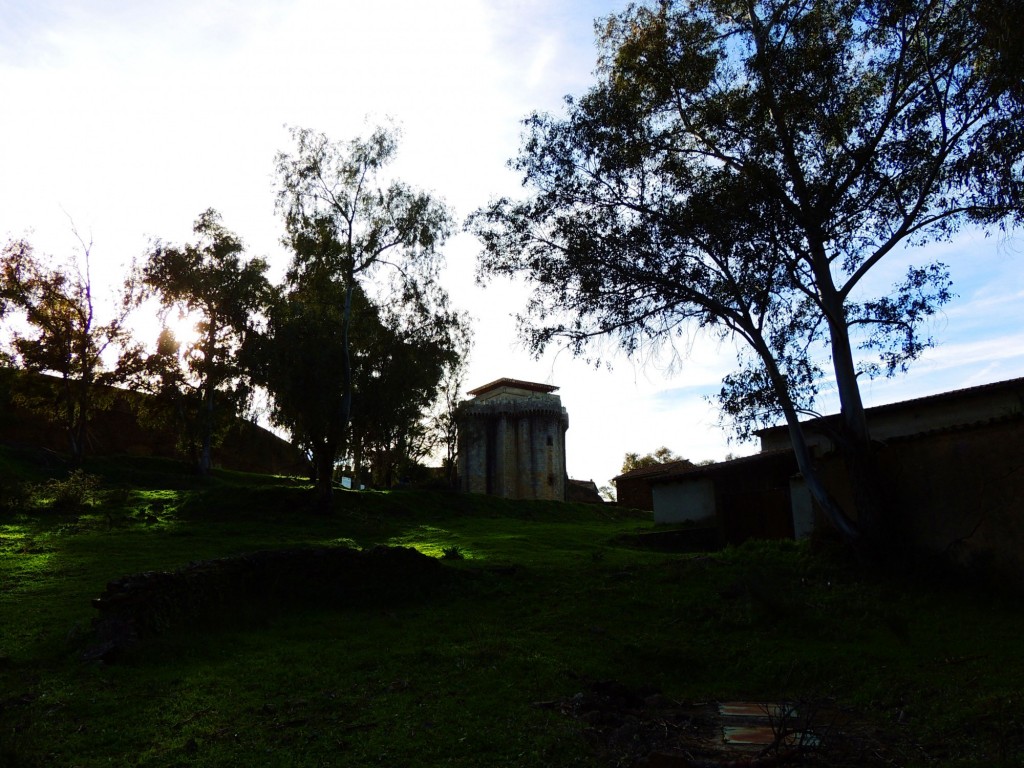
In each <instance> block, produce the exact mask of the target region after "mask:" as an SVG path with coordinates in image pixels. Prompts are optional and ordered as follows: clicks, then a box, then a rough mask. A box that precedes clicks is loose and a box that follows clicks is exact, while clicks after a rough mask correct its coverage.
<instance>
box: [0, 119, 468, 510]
mask: <svg viewBox="0 0 1024 768" xmlns="http://www.w3.org/2000/svg"><path fill="white" fill-rule="evenodd" d="M292 138H293V139H294V142H295V149H294V152H292V153H285V152H282V153H280V154H279V155H278V157H277V161H276V169H277V194H278V210H279V211H280V213H281V214H282V216H283V219H284V229H285V236H284V238H283V242H284V243H285V245H287V247H288V248H289V250H290V251H291V254H292V259H291V263H290V265H289V268H288V270H287V273H286V275H285V278H284V280H283V281H282V282H281V283H280V284H273V283H272V282H271V281H270V280H269V278H268V277H267V269H268V265H267V263H266V261H265V260H263V259H261V258H253V257H250V256H248V255H247V254H246V251H245V246H244V244H243V241H242V240H241V238H240V237H238V236H237V235H236V234H235V233H233V232H232V231H230V230H229V229H228V228H227V227H226V226H225V224H224V222H223V220H222V217H221V215H220V214H219V213H218V212H217V211H216V210H214V209H209V210H206V211H204V212H202V213H201V214H200V215H199V217H198V218H197V219H196V221H195V225H194V227H193V231H194V235H195V238H194V240H193V241H192V242H190V243H185V244H175V243H167V242H164V241H162V240H159V239H157V240H154V241H153V242H152V243H151V245H150V247H149V248H148V251H147V253H146V254H145V256H144V258H143V259H142V260H141V263H137V264H135V265H133V266H132V268H131V269H130V270H129V271H128V274H127V276H126V278H125V281H124V284H123V286H121V287H120V289H119V291H118V292H117V295H116V297H115V302H114V303H115V306H116V309H115V310H114V312H113V313H112V314H111V315H110V316H109V317H104V318H103V319H102V321H101V320H100V319H99V318H98V314H97V313H98V310H97V307H98V306H99V303H98V302H97V300H96V296H95V290H94V284H93V278H92V273H91V270H90V253H91V244H86V243H84V242H83V241H81V238H79V242H80V245H81V248H80V249H79V251H78V253H76V254H74V255H73V256H72V258H70V259H69V260H67V261H65V262H58V261H56V260H54V259H52V258H49V257H46V256H44V255H41V254H38V253H37V252H36V251H35V250H34V249H33V247H32V245H31V244H30V243H29V242H28V241H27V240H24V239H15V240H10V241H8V242H7V243H6V245H5V246H4V247H3V250H2V253H0V322H2V323H3V324H4V327H5V330H6V333H5V336H4V342H5V343H4V344H3V345H2V346H0V364H3V365H4V366H6V367H13V368H16V369H21V370H25V371H31V372H36V373H46V374H51V375H54V376H56V377H58V380H59V382H60V388H59V393H58V396H57V397H56V398H53V397H48V398H39V399H37V400H36V401H31V399H30V398H28V397H25V398H22V402H23V404H25V405H27V406H29V407H32V408H33V409H35V410H37V411H40V412H43V413H44V414H45V415H47V416H48V417H49V418H51V419H53V420H55V421H58V422H60V423H61V425H62V426H63V427H64V429H65V430H66V433H67V437H68V450H69V453H70V455H71V457H72V459H73V461H74V462H75V463H76V464H80V463H81V461H82V459H83V457H84V455H85V452H86V445H87V433H88V425H89V421H90V419H91V418H92V417H93V416H94V414H95V412H96V410H97V409H99V408H102V407H103V405H104V403H103V402H101V399H102V398H103V397H106V396H107V393H109V391H110V390H109V386H103V385H110V386H120V387H123V388H127V389H130V390H133V391H136V392H141V393H145V394H146V395H148V397H145V398H136V399H135V400H134V402H136V405H137V407H138V411H139V413H138V416H139V419H140V421H141V422H142V423H143V424H148V425H150V426H152V427H154V428H157V427H163V428H167V427H170V428H173V429H174V430H175V431H176V433H177V434H178V435H179V442H180V446H181V448H182V449H183V450H184V451H186V452H187V453H188V454H189V456H190V457H191V460H192V461H193V462H194V464H195V468H196V470H197V471H198V472H200V473H207V472H209V471H210V469H211V467H212V466H213V449H214V447H215V446H216V445H217V443H218V440H219V438H220V437H221V436H222V435H223V433H224V431H225V430H226V429H227V428H228V427H229V426H230V424H231V423H232V422H233V420H235V419H237V418H239V417H241V416H244V415H246V414H248V413H250V412H251V409H252V405H253V401H254V400H253V399H254V395H255V394H256V393H257V392H259V391H260V390H262V391H263V392H265V393H266V395H267V396H268V398H269V403H270V406H269V413H270V418H271V420H272V421H273V423H274V424H275V425H277V426H279V427H281V428H283V429H285V430H286V431H287V432H288V433H289V434H290V435H291V438H292V440H293V442H294V443H295V444H296V445H298V446H299V447H301V448H302V449H304V450H305V451H306V453H307V454H308V455H309V457H310V468H311V473H310V474H311V476H312V477H313V478H314V479H315V482H316V489H317V495H318V498H319V500H320V501H321V502H322V503H323V504H325V505H326V504H329V503H330V502H331V497H332V489H333V484H334V482H335V474H336V472H335V470H336V468H337V467H338V465H339V464H340V463H341V462H344V463H345V464H346V465H347V467H348V474H349V475H350V476H351V478H352V481H353V483H355V484H358V483H359V482H360V480H363V481H367V482H372V483H377V484H381V485H387V486H390V485H393V484H394V483H396V482H397V481H398V480H399V479H401V478H403V477H405V476H408V475H409V474H410V473H411V472H414V471H415V470H416V469H417V468H418V467H419V466H420V465H421V463H422V462H423V461H424V460H425V459H426V458H427V457H428V456H429V455H431V454H432V453H433V452H434V450H435V448H438V449H443V454H444V460H445V462H446V464H447V476H448V477H449V478H452V477H453V473H452V467H453V465H454V461H455V456H454V446H455V445H456V442H455V440H454V436H453V434H452V432H453V430H454V421H453V418H452V414H453V412H454V404H455V401H456V400H457V397H458V390H459V389H460V388H461V386H462V384H463V383H464V382H463V373H464V371H465V365H466V361H467V358H468V354H469V349H470V344H471V333H470V328H469V323H468V320H467V318H466V316H465V315H464V314H463V313H461V312H459V311H458V310H456V309H455V308H453V307H452V306H451V303H450V300H449V297H448V294H447V293H446V291H445V290H444V289H443V288H442V287H441V286H440V285H439V284H438V280H437V277H438V273H439V270H440V268H441V266H442V264H443V257H442V254H441V250H440V249H441V247H442V246H443V245H444V243H445V240H446V239H447V237H448V236H449V234H450V232H451V228H452V215H451V213H450V212H449V211H448V209H447V208H446V207H445V206H444V205H443V204H442V203H441V202H440V201H438V200H437V199H435V198H434V197H432V196H431V195H430V194H428V193H425V192H422V191H418V190H414V189H412V188H410V187H408V186H407V185H404V184H402V183H400V182H388V183H385V181H384V180H383V178H382V171H383V169H384V167H385V166H386V165H387V164H388V163H389V162H390V161H391V160H392V158H393V156H394V154H395V151H396V149H397V138H396V133H395V131H394V130H393V129H389V128H379V129H377V130H375V131H374V132H373V133H372V134H371V135H370V136H369V138H366V139H354V140H352V141H349V142H337V143H336V142H331V141H330V140H329V139H328V138H327V137H326V136H324V135H323V134H319V133H315V132H313V131H309V130H305V129H294V130H293V131H292ZM146 302H150V303H154V302H155V304H156V305H157V306H158V307H159V308H160V309H159V311H160V319H161V325H162V328H161V330H160V331H159V335H158V337H157V338H156V339H154V340H152V342H153V344H152V346H147V345H146V344H144V343H143V342H144V341H149V340H139V339H137V338H135V337H134V336H133V334H132V333H131V323H130V316H131V314H132V312H135V311H138V310H139V308H140V307H141V306H142V305H143V304H144V303H146ZM172 312H173V313H177V314H178V315H179V316H180V317H188V318H190V319H193V320H194V321H195V324H196V325H195V331H196V335H195V337H194V338H193V339H188V340H179V339H177V338H175V335H174V332H173V331H172V329H171V327H170V326H171V325H172V323H170V322H169V316H170V314H171V313H172Z"/></svg>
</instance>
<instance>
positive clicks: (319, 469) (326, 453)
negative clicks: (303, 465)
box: [313, 443, 336, 512]
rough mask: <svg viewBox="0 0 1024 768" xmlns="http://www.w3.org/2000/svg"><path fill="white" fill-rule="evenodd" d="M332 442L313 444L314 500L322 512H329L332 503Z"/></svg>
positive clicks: (333, 455) (333, 454) (333, 448)
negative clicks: (314, 470) (314, 469)
mask: <svg viewBox="0 0 1024 768" xmlns="http://www.w3.org/2000/svg"><path fill="white" fill-rule="evenodd" d="M335 456H336V449H335V447H334V445H333V444H330V443H321V444H318V445H315V446H313V464H314V466H315V468H316V500H317V506H318V507H319V508H320V510H321V511H322V512H329V511H331V509H332V506H333V503H334V459H335Z"/></svg>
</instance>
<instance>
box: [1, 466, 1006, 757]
mask: <svg viewBox="0 0 1024 768" xmlns="http://www.w3.org/2000/svg"><path fill="white" fill-rule="evenodd" d="M87 469H88V471H89V472H91V473H93V474H95V475H97V476H99V477H100V478H101V479H100V485H99V487H98V489H96V491H95V494H94V496H93V498H92V499H90V500H89V501H88V502H87V504H86V506H85V507H84V508H81V509H78V510H70V509H65V511H58V510H54V509H52V508H50V507H49V504H51V503H52V502H50V501H47V500H46V499H47V498H48V497H47V495H46V493H47V492H46V491H44V490H42V489H40V490H37V492H36V493H35V495H34V497H33V498H32V499H31V500H30V502H29V503H24V504H22V505H21V507H20V508H18V509H13V510H12V509H7V510H6V511H3V512H0V766H4V767H5V768H6V767H7V766H72V765H74V766H99V765H104V766H106V765H111V764H113V765H132V766H179V765H197V766H236V765H238V766H243V765H244V766H251V765H260V766H327V765H337V766H341V765H344V766H363V765H366V766H369V765H409V766H413V765H415V766H442V765H445V766H448V765H456V766H459V765H461V766H492V765H493V766H570V765H578V766H594V765H609V766H611V765H623V766H629V765H639V764H644V763H643V761H644V760H647V759H648V756H649V755H650V754H651V753H655V754H660V755H661V757H654V758H650V761H649V764H651V765H654V764H659V763H658V762H657V761H659V760H660V761H662V762H660V764H662V765H719V764H724V763H723V762H722V761H724V760H725V759H726V757H727V754H726V752H725V751H722V750H721V749H720V747H721V744H720V742H721V739H720V736H717V735H716V733H715V731H714V728H713V723H712V722H711V720H709V716H708V711H709V709H708V708H709V703H710V702H715V701H729V700H736V699H744V700H757V701H768V702H777V701H786V702H800V703H801V706H802V707H803V709H804V711H811V710H813V711H817V712H822V713H825V712H827V713H828V720H829V725H830V726H831V727H828V728H824V729H823V730H822V731H820V739H819V742H818V743H817V744H816V745H815V746H813V748H810V749H808V750H806V751H804V752H788V751H787V752H781V751H779V752H775V753H772V755H766V756H765V758H768V757H773V759H776V760H777V761H781V760H785V761H788V763H789V764H795V765H922V766H923V765H944V766H945V765H1006V766H1010V765H1021V764H1022V761H1024V705H1022V700H1021V697H1020V691H1021V690H1024V662H1022V660H1021V655H1020V638H1021V637H1022V636H1024V614H1022V611H1021V608H1020V602H1019V599H1015V598H1012V597H1008V596H1000V595H998V594H995V593H993V592H991V591H982V590H978V589H974V588H969V587H967V586H960V585H957V584H954V583H952V582H950V581H947V580H944V579H943V578H941V577H940V576H937V575H936V576H932V577H928V578H926V577H924V576H921V575H916V576H907V575H884V574H878V573H872V572H865V571H864V570H863V569H862V568H861V567H860V566H858V565H856V564H854V563H850V562H848V561H847V560H846V559H845V558H844V557H843V556H842V554H841V553H828V554H826V553H817V552H812V551H811V550H810V549H809V548H808V547H807V546H805V545H803V544H796V543H793V542H788V543H787V542H776V543H772V544H770V545H769V544H748V545H745V546H744V547H742V548H740V549H733V550H725V551H723V552H720V553H716V554H712V555H707V554H673V553H665V552H655V551H647V550H644V549H640V548H636V547H635V545H634V544H635V541H636V537H635V536H634V535H633V534H637V533H642V532H644V531H648V530H650V529H652V527H653V526H652V525H651V523H650V522H649V520H648V515H646V514H640V513H634V512H630V511H625V510H617V509H615V508H609V507H594V506H589V505H570V504H560V503H554V502H550V503H544V502H538V503H524V502H507V501H503V500H499V499H491V498H485V497H479V496H465V495H456V494H444V493H416V492H392V493H368V492H367V493H358V494H357V493H343V494H341V495H340V497H339V499H338V502H337V506H336V509H335V511H334V513H333V514H331V515H318V514H315V513H314V510H313V508H312V507H311V506H310V501H311V497H310V491H309V489H308V488H306V487H305V486H304V485H302V484H301V483H299V482H296V481H292V480H290V479H288V478H277V477H269V476H259V475H243V474H239V473H226V472H220V473H217V474H215V476H214V477H213V478H210V479H208V480H200V479H198V478H196V477H194V476H191V475H188V474H186V473H183V472H181V471H179V470H177V469H176V467H175V465H173V464H167V463H161V462H157V461H143V460H138V459H136V460H132V461H114V462H109V463H106V464H104V463H97V462H93V463H92V464H91V465H90V466H89V467H88V468H87ZM0 470H2V471H3V472H5V473H6V476H14V475H17V476H18V477H20V478H21V479H23V480H30V481H32V482H36V483H42V482H44V481H45V480H46V479H47V473H46V470H45V469H43V468H41V467H39V466H37V465H35V464H33V463H31V462H30V461H28V460H27V459H25V458H23V457H18V456H16V455H13V454H11V453H10V452H7V453H4V452H2V451H0ZM51 490H52V489H51ZM378 544H383V545H390V546H404V547H414V548H416V549H417V550H419V551H420V552H423V553H425V554H426V555H429V556H431V557H439V558H442V557H444V555H445V553H447V559H442V563H443V565H444V567H445V568H448V569H451V570H452V571H453V572H455V573H456V574H458V578H456V579H455V580H453V581H452V582H451V583H450V584H448V585H446V586H444V587H442V588H440V589H439V590H435V591H433V592H432V593H430V594H427V595H425V596H424V595H420V594H418V593H419V590H415V589H410V590H409V596H407V597H405V598H403V597H401V596H399V597H398V598H395V597H394V596H389V597H388V598H387V599H383V598H381V599H378V598H376V597H375V596H374V595H372V594H371V595H364V596H363V597H364V598H366V599H353V601H352V605H351V607H348V606H345V605H342V606H341V607H339V606H338V605H336V604H334V605H330V606H328V605H318V604H317V601H316V600H315V599H313V600H310V601H302V604H301V605H296V606H295V607H294V608H292V609H289V608H288V607H287V606H284V607H282V606H280V605H276V606H273V607H271V606H269V605H268V606H262V605H245V606H239V607H238V610H237V611H228V612H226V614H225V615H224V616H223V617H221V620H220V621H218V622H216V625H215V626H209V625H208V624H204V625H203V626H201V627H200V626H195V627H191V628H187V629H178V630H173V631H169V632H166V633H164V634H161V635H159V636H156V637H150V638H148V639H144V640H143V641H141V642H140V643H139V644H138V645H136V646H135V647H133V648H132V649H130V650H129V651H128V652H127V653H126V654H125V655H124V656H123V657H122V658H120V659H119V660H118V661H117V662H115V663H109V664H108V663H97V662H86V661H83V660H82V652H83V650H85V649H86V648H88V647H89V645H90V643H92V642H93V641H94V638H93V637H92V635H91V632H90V623H91V620H92V619H93V618H94V614H95V613H96V611H95V610H94V609H93V608H92V606H91V603H90V601H91V600H92V599H93V598H95V597H97V596H98V595H100V593H101V592H102V591H103V589H104V586H105V584H106V583H107V582H108V581H110V580H111V579H114V578H117V577H119V576H122V575H125V574H130V573H136V572H142V571H152V570H163V569H168V570H169V569H174V568H177V567H180V566H183V565H185V564H187V563H189V562H192V561H197V560H205V559H209V558H216V557H224V556H229V555H233V554H238V553H244V552H252V551H256V550H263V549H268V548H281V547H306V546H322V545H347V546H352V547H358V548H364V549H365V548H370V547H373V546H375V545H378ZM410 586H411V587H412V586H413V585H410ZM314 597H315V596H314ZM752 754H754V753H747V755H748V757H750V756H751V755H752ZM667 760H676V761H677V762H664V761H667ZM684 761H686V762H684ZM701 761H703V762H701ZM764 764H768V763H767V762H765V763H764Z"/></svg>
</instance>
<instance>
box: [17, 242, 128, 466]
mask: <svg viewBox="0 0 1024 768" xmlns="http://www.w3.org/2000/svg"><path fill="white" fill-rule="evenodd" d="M76 234H77V233H76ZM91 248H92V246H91V244H86V243H84V242H82V243H81V252H80V253H77V254H75V255H74V256H73V257H72V258H70V259H68V260H67V261H66V262H65V263H63V264H57V265H55V266H54V265H52V262H53V259H52V258H51V257H47V256H41V255H39V254H36V252H35V250H34V249H33V247H32V245H31V244H30V243H28V242H27V241H25V240H11V241H9V242H8V243H7V244H6V245H5V246H4V247H3V250H2V251H0V319H4V317H5V315H8V316H12V317H15V318H18V319H20V321H21V322H20V323H12V325H11V332H10V340H11V341H10V347H11V354H6V353H5V354H3V355H0V363H8V362H13V363H14V364H15V365H16V366H17V367H19V368H21V369H24V370H28V371H33V372H36V373H46V374H50V375H53V376H57V377H59V384H58V385H57V386H56V387H55V388H53V390H55V391H53V390H51V388H50V387H42V388H39V387H36V388H34V389H30V390H27V391H26V390H25V389H17V388H16V390H15V396H16V397H17V398H18V399H19V401H20V402H21V404H22V405H25V406H28V407H30V408H33V409H34V410H37V411H39V412H41V413H44V414H45V415H46V416H47V417H48V418H50V419H51V420H52V421H54V422H56V423H58V424H61V425H62V426H63V428H64V429H65V431H66V433H67V437H68V447H69V449H70V452H71V455H72V458H73V460H74V461H75V462H76V463H80V462H81V461H82V459H83V457H84V456H85V446H86V439H87V433H88V425H89V419H90V417H91V415H92V413H93V411H94V410H95V409H96V408H97V407H98V406H99V405H102V400H103V399H104V397H103V393H102V385H105V384H107V385H109V384H113V383H117V382H119V381H121V380H122V374H121V371H120V370H119V368H114V369H108V368H107V366H106V365H105V364H104V362H103V356H104V353H106V352H107V351H108V350H116V349H120V350H121V353H122V356H124V355H127V354H128V350H129V349H130V348H131V344H130V333H129V329H128V325H127V318H128V314H129V312H130V311H131V308H132V306H133V302H134V292H135V285H134V283H133V281H132V278H131V276H129V278H128V279H127V280H126V281H125V283H124V285H123V286H122V289H121V292H120V295H119V296H118V297H117V299H118V300H117V308H116V309H115V311H114V313H113V316H112V317H110V318H109V319H108V321H107V322H106V323H101V322H100V319H99V317H98V316H97V314H96V308H95V304H94V295H93V289H94V287H93V284H92V276H91V273H90V256H91V253H90V252H91ZM14 383H15V384H16V385H17V384H19V383H20V384H24V380H18V379H15V380H14ZM40 390H42V391H40ZM54 394H56V397H54Z"/></svg>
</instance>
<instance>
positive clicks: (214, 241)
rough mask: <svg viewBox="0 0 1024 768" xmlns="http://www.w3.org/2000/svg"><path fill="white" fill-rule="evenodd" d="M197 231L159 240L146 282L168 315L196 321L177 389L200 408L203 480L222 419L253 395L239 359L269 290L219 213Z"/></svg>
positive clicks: (259, 263)
mask: <svg viewBox="0 0 1024 768" xmlns="http://www.w3.org/2000/svg"><path fill="white" fill-rule="evenodd" d="M193 231H194V232H195V234H196V235H197V238H198V239H197V240H196V242H195V243H190V244H186V245H184V246H177V245H170V244H167V243H163V242H161V241H159V240H158V241H156V242H155V243H154V244H153V246H152V248H151V249H150V253H149V255H148V257H147V260H146V262H145V263H144V264H143V265H142V267H141V281H142V283H143V285H144V286H145V287H146V288H147V289H148V293H149V294H150V295H155V296H156V297H157V299H158V300H159V302H160V304H161V305H162V306H163V307H164V309H165V311H170V310H172V309H175V310H177V311H179V312H180V313H182V314H183V315H193V316H196V317H197V318H198V321H197V323H196V328H197V330H198V338H197V339H196V341H195V342H193V343H191V344H189V345H188V346H187V348H186V349H185V351H184V364H185V368H186V371H187V373H188V377H187V379H183V380H180V381H178V382H177V384H176V385H181V386H182V387H183V388H184V387H191V388H194V392H195V394H196V399H197V400H198V402H199V403H200V414H199V419H198V421H199V434H200V436H201V437H200V444H201V447H200V451H199V458H198V464H197V469H198V471H199V472H200V473H201V474H206V473H207V472H209V470H210V467H211V466H212V447H213V440H214V434H215V432H216V430H217V422H218V420H219V419H226V420H230V419H231V418H233V417H234V416H235V415H236V414H237V413H238V411H239V409H240V407H241V404H242V403H243V402H244V401H245V400H246V398H247V396H248V388H247V384H246V382H245V380H244V377H243V375H242V374H243V371H242V369H241V367H240V364H239V360H238V354H239V350H240V348H241V345H242V343H243V342H244V340H245V336H246V334H247V333H249V332H250V331H251V330H252V328H253V323H254V322H256V320H257V319H258V317H259V316H260V315H259V313H260V311H261V310H262V309H263V307H264V306H265V305H266V303H267V300H268V297H269V291H270V284H269V283H268V281H267V278H266V276H265V272H266V270H267V264H266V262H265V261H263V260H262V259H249V260H245V259H244V258H243V254H244V251H245V248H244V246H243V245H242V242H241V240H239V239H238V237H237V236H236V235H235V234H233V233H232V232H230V231H229V230H227V229H226V228H225V227H224V225H223V224H222V222H221V216H220V214H219V213H217V212H216V211H215V210H213V209H209V210H206V211H204V212H203V213H202V214H200V216H199V218H198V219H196V222H195V225H194V227H193ZM182 394H183V395H184V394H187V393H185V392H184V391H183V393H182Z"/></svg>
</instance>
